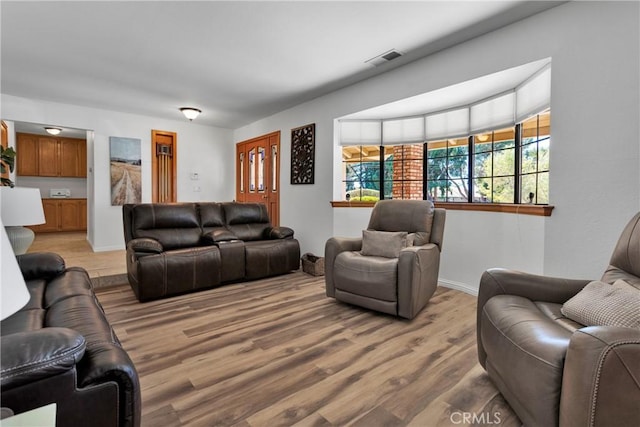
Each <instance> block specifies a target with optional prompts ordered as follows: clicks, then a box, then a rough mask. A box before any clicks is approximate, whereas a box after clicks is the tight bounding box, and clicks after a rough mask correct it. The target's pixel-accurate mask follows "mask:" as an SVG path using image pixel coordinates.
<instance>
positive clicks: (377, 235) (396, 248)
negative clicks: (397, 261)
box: [361, 230, 407, 258]
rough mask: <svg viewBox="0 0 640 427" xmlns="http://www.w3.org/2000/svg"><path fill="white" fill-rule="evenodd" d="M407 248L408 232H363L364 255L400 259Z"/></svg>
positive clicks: (362, 251)
mask: <svg viewBox="0 0 640 427" xmlns="http://www.w3.org/2000/svg"><path fill="white" fill-rule="evenodd" d="M405 247H407V232H406V231H375V230H362V250H361V253H362V255H365V256H380V257H385V258H398V256H400V251H401V250H402V249H403V248H405Z"/></svg>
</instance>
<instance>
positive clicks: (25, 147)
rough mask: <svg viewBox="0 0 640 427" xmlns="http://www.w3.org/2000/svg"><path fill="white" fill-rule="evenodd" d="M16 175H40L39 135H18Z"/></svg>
mask: <svg viewBox="0 0 640 427" xmlns="http://www.w3.org/2000/svg"><path fill="white" fill-rule="evenodd" d="M16 139H17V144H16V173H17V174H18V175H22V176H37V175H38V164H39V162H38V135H31V134H27V133H22V134H20V133H19V134H17V138H16Z"/></svg>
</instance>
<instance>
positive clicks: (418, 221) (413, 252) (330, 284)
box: [325, 200, 446, 319]
mask: <svg viewBox="0 0 640 427" xmlns="http://www.w3.org/2000/svg"><path fill="white" fill-rule="evenodd" d="M445 218H446V211H445V210H444V209H434V207H433V203H431V202H430V201H428V200H381V201H379V202H377V203H376V205H375V207H374V208H373V211H372V212H371V218H370V219H369V225H368V226H367V230H369V231H374V232H377V231H378V232H383V234H381V235H380V236H381V237H380V238H381V239H382V240H381V241H380V242H381V244H380V245H381V246H388V245H389V244H390V243H389V242H388V241H385V238H386V236H388V235H385V234H384V233H391V234H396V233H397V232H401V233H402V232H405V233H406V234H407V237H409V236H411V238H412V239H413V243H411V244H409V245H408V246H407V247H404V248H403V249H401V250H399V252H398V253H396V254H393V256H388V255H391V254H384V255H383V256H377V255H376V250H375V248H373V249H374V252H371V253H366V252H365V251H364V249H365V248H364V246H366V242H363V237H357V238H348V237H332V238H330V239H329V240H328V241H327V243H326V245H325V287H326V294H327V296H329V297H332V298H335V299H337V300H339V301H342V302H346V303H349V304H354V305H358V306H361V307H365V308H368V309H371V310H376V311H380V312H382V313H388V314H392V315H395V316H399V317H404V318H406V319H413V318H414V317H415V316H416V315H417V314H418V313H419V312H420V310H422V309H423V308H424V306H425V305H426V304H427V302H428V301H429V298H431V296H432V295H433V293H434V292H435V290H436V288H437V286H438V272H439V269H440V252H441V251H442V241H443V236H444V224H445ZM374 238H375V237H374ZM363 243H364V244H363ZM401 246H402V245H401ZM381 249H382V252H385V250H384V249H385V248H381ZM371 254H373V255H371Z"/></svg>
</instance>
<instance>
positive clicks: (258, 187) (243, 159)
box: [236, 131, 280, 226]
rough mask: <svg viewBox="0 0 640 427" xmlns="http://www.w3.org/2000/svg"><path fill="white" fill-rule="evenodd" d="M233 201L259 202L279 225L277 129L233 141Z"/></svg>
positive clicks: (278, 145) (278, 146) (278, 148)
mask: <svg viewBox="0 0 640 427" xmlns="http://www.w3.org/2000/svg"><path fill="white" fill-rule="evenodd" d="M236 200H237V201H238V202H244V203H263V204H265V205H266V206H267V211H268V212H269V218H270V219H271V223H272V224H273V225H274V226H277V225H279V224H280V132H279V131H278V132H274V133H270V134H268V135H263V136H259V137H257V138H253V139H250V140H247V141H243V142H239V143H238V144H236Z"/></svg>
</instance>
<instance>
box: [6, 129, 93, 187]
mask: <svg viewBox="0 0 640 427" xmlns="http://www.w3.org/2000/svg"><path fill="white" fill-rule="evenodd" d="M16 140H17V144H16V145H17V147H16V153H17V154H16V159H17V162H18V165H17V170H16V173H17V174H18V175H20V176H46V177H74V178H86V176H87V144H86V141H85V140H84V139H78V138H60V137H50V136H43V135H32V134H27V133H18V134H16Z"/></svg>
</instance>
